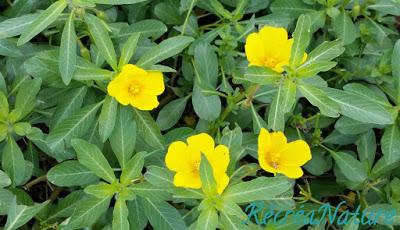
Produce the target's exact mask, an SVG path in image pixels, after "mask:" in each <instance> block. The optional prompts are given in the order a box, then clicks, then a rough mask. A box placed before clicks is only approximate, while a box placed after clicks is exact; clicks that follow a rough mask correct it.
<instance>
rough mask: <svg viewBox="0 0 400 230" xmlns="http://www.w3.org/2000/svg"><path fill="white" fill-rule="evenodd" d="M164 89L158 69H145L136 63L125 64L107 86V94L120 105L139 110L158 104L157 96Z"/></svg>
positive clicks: (149, 108)
mask: <svg viewBox="0 0 400 230" xmlns="http://www.w3.org/2000/svg"><path fill="white" fill-rule="evenodd" d="M164 90H165V86H164V79H163V74H162V73H161V72H160V71H146V70H144V69H142V68H140V67H138V66H136V65H132V64H127V65H124V66H123V67H122V71H121V73H119V74H118V76H117V77H116V78H114V79H113V80H112V81H111V82H110V83H109V84H108V86H107V91H108V94H109V95H110V96H112V97H114V98H115V99H116V100H117V101H118V102H119V103H121V104H122V105H129V104H130V105H131V106H133V107H135V108H138V109H140V110H152V109H154V108H156V107H157V106H158V104H159V103H158V100H157V96H158V95H160V94H162V93H163V92H164Z"/></svg>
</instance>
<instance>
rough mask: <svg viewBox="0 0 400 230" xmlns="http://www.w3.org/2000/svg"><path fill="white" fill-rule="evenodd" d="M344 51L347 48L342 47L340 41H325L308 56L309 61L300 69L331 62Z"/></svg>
mask: <svg viewBox="0 0 400 230" xmlns="http://www.w3.org/2000/svg"><path fill="white" fill-rule="evenodd" d="M344 50H345V48H344V47H343V46H342V42H341V41H340V40H336V41H325V42H323V43H322V44H321V45H319V46H318V47H317V48H315V49H314V50H313V51H311V52H310V53H309V54H308V57H307V60H306V61H305V62H304V63H303V64H302V65H301V66H300V68H304V67H307V66H309V65H311V64H314V63H316V62H321V61H330V60H332V59H334V58H336V57H338V56H339V55H340V54H342V53H343V52H344Z"/></svg>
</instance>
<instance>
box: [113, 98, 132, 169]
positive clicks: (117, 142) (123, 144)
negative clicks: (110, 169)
mask: <svg viewBox="0 0 400 230" xmlns="http://www.w3.org/2000/svg"><path fill="white" fill-rule="evenodd" d="M136 129H137V127H136V122H135V120H134V119H133V114H132V108H131V107H127V106H120V107H119V109H118V115H117V119H116V124H115V128H114V131H113V132H112V134H111V136H110V144H111V148H112V150H113V151H114V154H115V156H116V157H117V159H118V162H119V164H120V166H121V168H122V169H123V168H124V167H125V164H126V163H127V161H128V160H129V159H130V158H131V157H132V155H133V149H134V148H135V143H136Z"/></svg>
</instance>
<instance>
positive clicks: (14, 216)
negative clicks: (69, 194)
mask: <svg viewBox="0 0 400 230" xmlns="http://www.w3.org/2000/svg"><path fill="white" fill-rule="evenodd" d="M49 202H50V201H46V202H43V203H41V204H35V205H33V206H25V205H18V204H17V200H16V199H15V198H14V199H13V201H12V203H11V207H10V209H9V210H8V213H7V215H8V217H7V222H6V225H5V226H4V230H14V229H18V228H19V227H21V226H22V225H24V224H25V223H27V222H28V221H29V220H30V219H32V218H33V217H34V216H35V215H36V214H37V213H38V212H39V211H40V210H42V209H43V208H44V207H45V206H46V205H47V204H48V203H49Z"/></svg>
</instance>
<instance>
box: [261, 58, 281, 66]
mask: <svg viewBox="0 0 400 230" xmlns="http://www.w3.org/2000/svg"><path fill="white" fill-rule="evenodd" d="M277 64H278V61H277V60H276V59H275V58H272V57H268V58H267V59H265V60H264V65H266V66H268V67H275V66H276V65H277Z"/></svg>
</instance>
